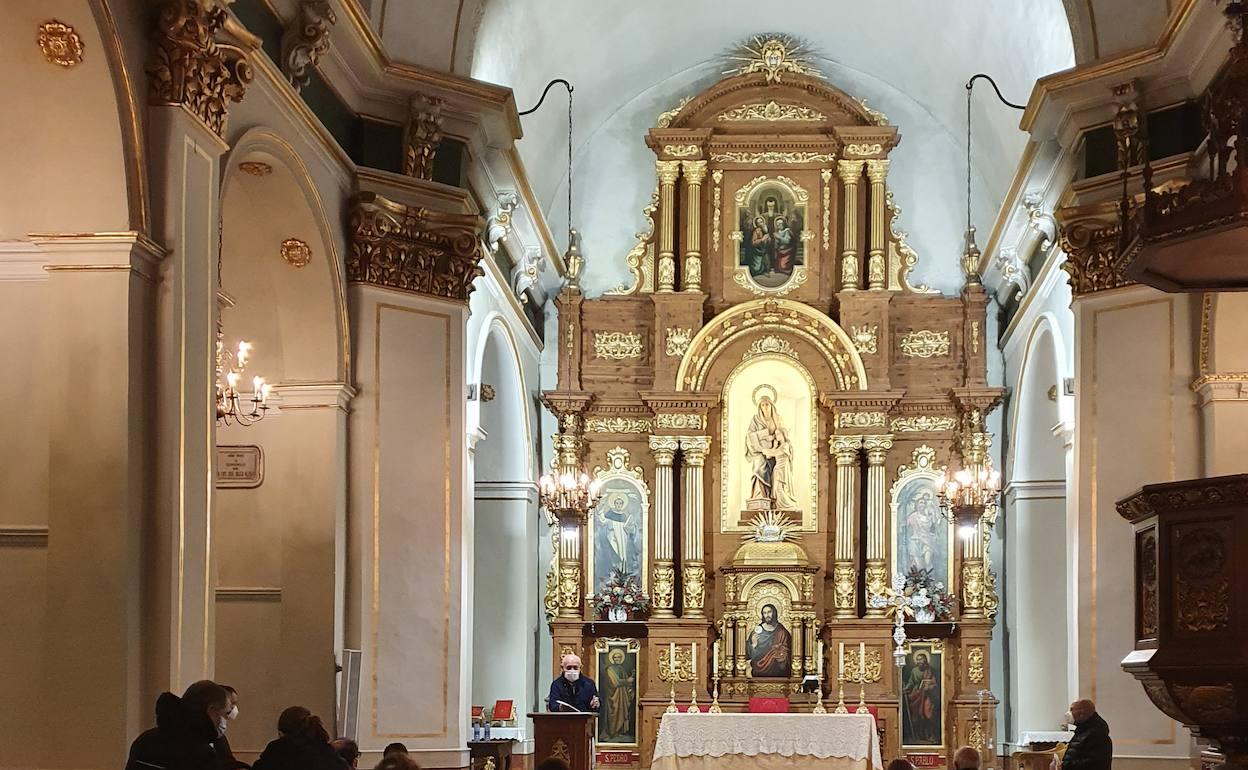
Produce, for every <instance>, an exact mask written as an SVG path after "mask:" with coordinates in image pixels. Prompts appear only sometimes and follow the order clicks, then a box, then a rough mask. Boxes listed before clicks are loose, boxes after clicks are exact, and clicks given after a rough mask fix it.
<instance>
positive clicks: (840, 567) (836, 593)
mask: <svg viewBox="0 0 1248 770" xmlns="http://www.w3.org/2000/svg"><path fill="white" fill-rule="evenodd" d="M855 577H856V575H855V570H854V565H853V564H837V565H836V566H835V567H834V568H833V570H832V593H833V602H834V604H835V606H836V609H838V610H847V609H853V608H854V583H855Z"/></svg>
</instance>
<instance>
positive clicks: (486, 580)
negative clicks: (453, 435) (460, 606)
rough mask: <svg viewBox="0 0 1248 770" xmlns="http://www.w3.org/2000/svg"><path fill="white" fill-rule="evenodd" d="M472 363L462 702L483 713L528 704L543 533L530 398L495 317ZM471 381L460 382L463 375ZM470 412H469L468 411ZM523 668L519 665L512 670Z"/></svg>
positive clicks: (509, 339) (506, 333)
mask: <svg viewBox="0 0 1248 770" xmlns="http://www.w3.org/2000/svg"><path fill="white" fill-rule="evenodd" d="M480 328H481V335H482V337H483V339H482V340H481V341H479V343H478V344H477V346H476V351H477V353H476V360H475V361H474V362H473V370H472V371H474V372H475V382H474V384H475V385H476V391H477V398H476V399H475V401H470V402H469V415H468V420H469V425H473V424H474V422H475V428H474V429H473V430H472V433H473V434H474V435H475V436H476V444H475V448H474V449H473V452H472V468H473V499H472V516H471V522H472V530H471V532H472V534H471V538H472V560H471V565H472V566H471V570H472V626H471V634H472V663H471V665H472V689H471V694H472V703H473V704H474V705H478V706H482V707H484V708H486V709H489V708H492V707H493V705H494V703H495V702H496V701H498V700H511V701H513V702H514V703H515V705H516V708H517V709H519V710H520V711H521V712H523V711H524V710H525V709H526V708H527V707H528V705H529V704H531V703H532V702H533V698H534V697H535V695H534V690H533V687H534V685H533V677H534V671H533V668H532V667H531V666H532V665H535V661H536V660H537V647H536V644H537V623H538V619H539V617H540V610H539V598H538V593H537V583H536V581H535V579H534V576H535V575H537V574H538V573H539V572H540V571H541V570H540V567H539V564H538V556H537V552H538V545H539V544H538V539H539V538H540V537H541V534H542V532H543V531H544V528H543V527H542V526H541V520H540V516H539V514H538V510H537V495H536V488H535V485H534V465H535V462H534V459H533V454H534V441H533V431H532V427H531V426H532V423H531V419H530V414H529V410H530V408H531V401H530V399H529V396H528V388H527V386H526V384H525V379H524V373H523V369H522V365H521V358H520V348H519V346H518V345H517V344H516V340H515V337H514V336H513V335H512V332H511V329H510V327H509V326H508V324H507V322H506V321H505V320H504V319H503V318H502V317H501V316H500V315H498V314H496V313H495V314H493V315H492V316H489V317H487V318H486V319H485V320H484V322H483V323H482V325H481V327H480ZM471 376H472V375H470V377H471ZM474 412H475V414H474ZM517 661H526V662H527V664H520V665H518V664H517Z"/></svg>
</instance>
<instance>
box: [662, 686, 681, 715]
mask: <svg viewBox="0 0 1248 770" xmlns="http://www.w3.org/2000/svg"><path fill="white" fill-rule="evenodd" d="M679 711H680V709H679V708H677V707H676V680H675V679H673V680H672V690H671V692H670V693H669V694H668V700H667V709H666V710H665V711H664V712H663V713H664V714H675V713H677V712H679Z"/></svg>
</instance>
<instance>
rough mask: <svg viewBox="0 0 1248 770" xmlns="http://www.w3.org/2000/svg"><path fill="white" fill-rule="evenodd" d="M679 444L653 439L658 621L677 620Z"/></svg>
mask: <svg viewBox="0 0 1248 770" xmlns="http://www.w3.org/2000/svg"><path fill="white" fill-rule="evenodd" d="M678 448H680V442H679V440H678V439H677V438H676V437H675V436H651V437H650V451H651V452H652V453H653V454H654V462H655V468H654V573H653V578H654V579H653V581H652V583H653V584H652V586H651V588H650V592H651V593H652V594H653V599H654V613H653V616H654V617H656V618H671V617H675V615H676V613H675V612H674V608H675V607H676V570H675V568H674V567H673V566H672V559H673V558H674V554H673V537H672V529H673V528H672V459H673V458H674V457H675V456H676V450H677V449H678Z"/></svg>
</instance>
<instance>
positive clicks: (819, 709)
mask: <svg viewBox="0 0 1248 770" xmlns="http://www.w3.org/2000/svg"><path fill="white" fill-rule="evenodd" d="M819 645H820V646H821V647H822V646H823V642H820V643H819ZM815 693H816V696H815V707H814V708H813V709H811V713H812V714H826V713H828V710H827V709H826V708H824V707H823V675H822V674H820V676H819V689H818V690H816V691H815Z"/></svg>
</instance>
